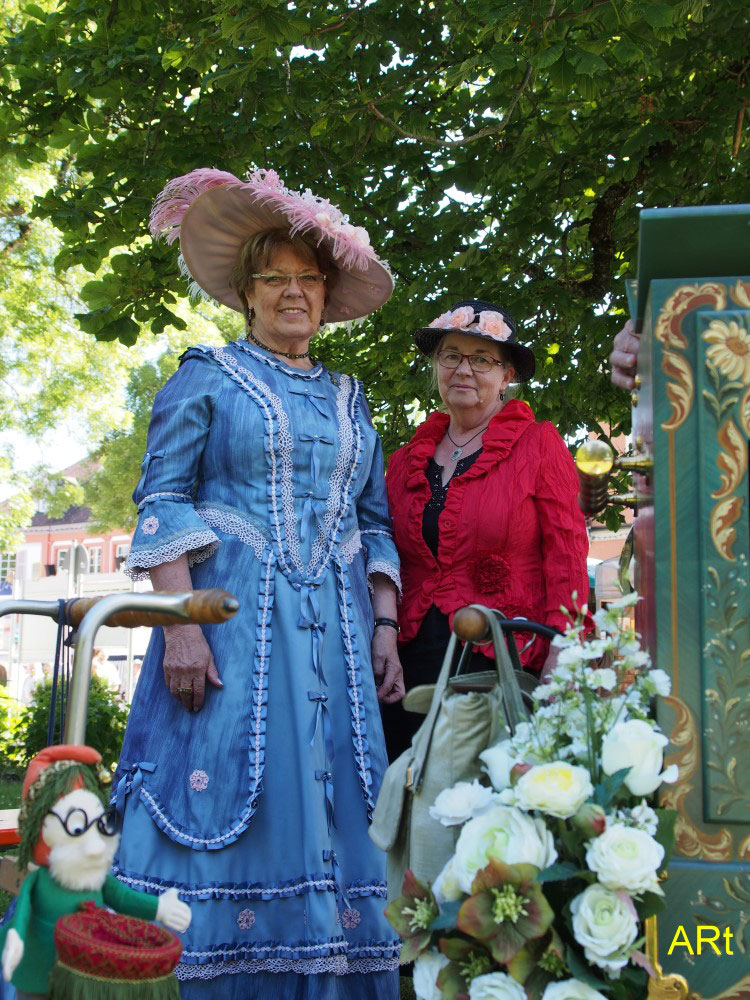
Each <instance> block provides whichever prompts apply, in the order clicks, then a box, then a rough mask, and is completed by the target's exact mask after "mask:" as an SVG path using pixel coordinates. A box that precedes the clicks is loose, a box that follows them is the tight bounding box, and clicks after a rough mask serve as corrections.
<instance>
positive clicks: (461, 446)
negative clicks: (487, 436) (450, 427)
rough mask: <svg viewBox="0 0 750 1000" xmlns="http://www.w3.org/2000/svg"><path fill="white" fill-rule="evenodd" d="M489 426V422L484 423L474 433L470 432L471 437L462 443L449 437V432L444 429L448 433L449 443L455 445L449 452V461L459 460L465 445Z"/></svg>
mask: <svg viewBox="0 0 750 1000" xmlns="http://www.w3.org/2000/svg"><path fill="white" fill-rule="evenodd" d="M489 426H490V425H489V424H485V426H484V427H481V428H480V429H479V430H478V431H477V432H476V434H472V435H471V437H470V438H469V440H468V441H464V443H463V444H459V443H458V442H457V441H454V440H453V438H452V437H451V432H450V431H446V432H445V433H446V434H447V435H448V440H449V441H450V442H451V444H454V445H455V446H456V447H455V448H454V449H453V451H452V452H451V453H450V460H451V462H457V461H458V460H459V458H460V457H461V456H462V455H463V453H464V448H465V447H466V445H467V444H469V443H470V442H471V441H473V440H474V438H475V437H478V436H479V435H480V434H481V433H482V432H483V431H486V430H487V428H488V427H489Z"/></svg>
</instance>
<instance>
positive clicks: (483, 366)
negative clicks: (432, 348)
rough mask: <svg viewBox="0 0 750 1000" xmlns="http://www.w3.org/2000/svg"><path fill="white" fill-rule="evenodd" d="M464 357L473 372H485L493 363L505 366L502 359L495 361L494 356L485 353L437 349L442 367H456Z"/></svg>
mask: <svg viewBox="0 0 750 1000" xmlns="http://www.w3.org/2000/svg"><path fill="white" fill-rule="evenodd" d="M464 358H466V359H467V360H468V362H469V367H470V368H471V370H472V371H473V372H484V373H485V374H486V373H487V372H490V371H492V366H493V365H501V366H502V367H503V368H505V362H504V361H495V359H494V358H488V357H487V356H486V355H485V354H462V353H461V351H453V350H445V351H438V356H437V359H438V364H439V365H442V367H443V368H458V366H459V365H460V364H461V362H462V361H463V359H464Z"/></svg>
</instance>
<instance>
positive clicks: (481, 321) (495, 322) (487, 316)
mask: <svg viewBox="0 0 750 1000" xmlns="http://www.w3.org/2000/svg"><path fill="white" fill-rule="evenodd" d="M475 319H476V313H475V312H474V310H473V308H472V307H471V306H459V308H458V309H454V310H453V311H452V312H445V313H441V314H440V316H438V317H437V319H434V320H433V321H432V322H431V323H430V327H432V328H433V329H437V330H458V331H461V332H463V333H481V334H483V335H484V336H485V337H491V338H492V340H498V341H501V342H502V341H505V340H507V339H508V337H510V336H511V334H512V333H513V331H512V330H511V328H510V327H509V326H508V324H507V323H506V322H505V320H504V319H503V316H502V313H499V312H495V310H494V309H484V310H482V312H480V313H479V317H478V319H476V322H475Z"/></svg>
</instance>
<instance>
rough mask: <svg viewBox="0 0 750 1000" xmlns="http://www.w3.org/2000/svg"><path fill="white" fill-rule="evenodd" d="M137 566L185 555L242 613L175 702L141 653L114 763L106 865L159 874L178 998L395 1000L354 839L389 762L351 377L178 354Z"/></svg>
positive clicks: (374, 455)
mask: <svg viewBox="0 0 750 1000" xmlns="http://www.w3.org/2000/svg"><path fill="white" fill-rule="evenodd" d="M147 447H148V451H147V454H146V457H145V459H144V462H143V470H142V471H143V474H142V476H141V480H140V482H139V484H138V487H137V489H136V492H135V494H134V499H135V501H136V502H137V503H138V506H139V519H138V526H137V528H136V531H135V535H134V539H133V546H132V549H131V554H130V558H129V571H130V573H131V575H133V576H136V577H138V576H145V575H146V574H147V572H148V569H149V567H151V566H156V565H159V564H161V563H164V562H169V561H171V560H174V559H176V558H178V557H179V556H180V555H181V554H182V553H187V554H188V558H189V562H190V564H191V566H192V569H191V573H192V580H193V585H194V587H196V588H204V587H223V588H225V589H227V590H229V591H232V592H233V593H234V594H236V595H237V597H238V598H239V600H240V602H241V608H240V611H239V612H238V613H237V615H236V616H235V617H234V618H233V619H232V620H231V621H230V622H228V623H226V624H223V625H214V626H206V627H205V628H204V632H205V635H206V637H207V639H208V642H209V644H210V646H211V649H212V651H213V655H214V659H215V661H216V665H217V668H218V671H219V674H220V676H221V679H222V681H223V683H224V687H223V689H220V690H217V689H215V688H213V687H211V686H210V685H207V689H206V702H205V705H204V707H203V709H202V710H201V711H200V712H198V713H195V714H194V713H189V712H186V711H185V710H184V709H183V708H182V707H181V706H180V704H179V703H178V702H177V701H176V699H175V698H173V697H172V696H171V695H170V694H169V692H168V691H167V688H166V686H165V684H164V679H163V675H162V657H163V651H164V641H163V633H162V630H161V629H155V630H154V634H153V638H152V640H151V644H150V646H149V649H148V653H147V655H146V659H145V661H144V665H143V670H142V673H141V678H140V681H139V684H138V688H137V691H136V695H135V699H134V702H133V707H132V711H131V715H130V721H129V723H128V729H127V733H126V735H125V742H124V745H123V756H122V760H121V761H120V766H119V768H118V774H117V776H116V798H117V801H118V804H119V806H120V808H121V809H122V810H123V812H124V826H123V836H122V843H121V846H120V850H119V854H118V857H117V858H116V863H115V874H116V876H117V877H118V878H119V879H120V880H121V881H122V882H124V883H125V884H126V885H128V886H131V887H133V888H135V889H140V890H143V891H144V892H151V893H155V892H159V891H162V890H164V889H165V888H167V887H169V886H176V887H177V888H178V890H179V891H180V895H181V898H182V899H184V900H185V901H186V902H188V903H189V904H190V905H191V908H192V915H193V917H192V925H191V927H190V929H189V931H188V932H187V933H186V934H185V935H184V943H185V949H184V952H183V955H182V960H181V962H180V965H179V966H178V969H177V976H178V978H179V979H180V980H181V984H180V989H181V995H182V996H183V997H184V998H188V1000H193V998H195V1000H198V998H208V997H216V998H219V997H220V998H222V1000H252V998H255V997H263V998H264V1000H275V998H279V1000H282V998H283V1000H334V998H335V1000H339V998H347V1000H367V998H372V1000H375V998H376V997H377V998H378V1000H382V998H385V1000H390V998H393V1000H395V998H396V997H397V995H398V973H397V971H396V969H397V965H398V942H397V940H396V935H395V933H394V932H393V931H392V929H391V928H390V926H389V924H388V923H387V921H386V919H385V917H384V916H383V910H384V907H385V899H386V886H385V856H384V855H383V854H382V853H381V852H380V851H379V850H378V849H377V848H376V847H375V846H374V844H373V843H372V842H371V841H370V839H369V838H368V836H367V829H368V823H369V820H370V818H371V815H372V810H373V807H374V803H375V799H376V797H377V792H378V788H379V785H380V781H381V778H382V775H383V772H384V770H385V767H386V756H385V747H384V742H383V733H382V727H381V722H380V716H379V712H378V704H377V697H376V692H375V684H374V679H373V675H372V667H371V661H370V637H371V633H372V627H373V615H372V607H371V602H370V596H369V591H368V577H370V576H371V575H372V574H373V573H376V572H382V573H386V574H388V575H389V576H390V577H391V578H392V579H394V580H395V581H396V582H398V557H397V555H396V550H395V547H394V544H393V539H392V533H391V526H390V519H389V516H388V508H387V501H386V497H385V487H384V482H383V458H382V452H381V449H380V443H379V440H378V437H377V434H376V432H375V430H374V429H373V426H372V423H371V421H370V417H369V414H368V410H367V406H366V403H365V400H364V396H363V394H362V387H361V386H360V384H359V383H358V382H357V381H356V380H354V379H352V378H350V377H349V376H347V375H333V374H331V373H330V372H329V371H327V370H326V369H325V368H324V367H323V366H322V365H317V366H316V367H315V368H314V369H313V370H311V371H299V370H297V369H294V368H291V367H289V366H287V365H285V364H284V363H283V362H280V361H278V360H277V359H275V358H273V357H272V356H271V355H270V354H268V353H266V352H265V351H263V350H260V349H257V350H256V349H255V348H253V347H251V346H249V345H248V344H247V343H245V342H242V341H241V342H238V343H236V344H230V345H228V346H226V347H223V348H203V347H197V348H191V349H190V350H189V351H187V352H186V353H185V355H183V358H182V363H181V366H180V368H179V370H178V371H177V373H176V374H175V375H174V376H173V377H172V378H171V379H170V380H169V382H168V383H167V384H166V386H165V387H164V388H163V389H162V390H161V392H160V393H159V394H158V396H157V398H156V403H155V405H154V412H153V419H152V422H151V426H150V429H149V435H148V445H147Z"/></svg>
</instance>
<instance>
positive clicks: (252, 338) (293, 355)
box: [247, 330, 312, 361]
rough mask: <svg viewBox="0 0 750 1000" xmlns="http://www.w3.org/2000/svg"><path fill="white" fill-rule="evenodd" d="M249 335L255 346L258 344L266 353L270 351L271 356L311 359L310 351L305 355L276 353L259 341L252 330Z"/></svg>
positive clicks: (284, 352) (248, 332)
mask: <svg viewBox="0 0 750 1000" xmlns="http://www.w3.org/2000/svg"><path fill="white" fill-rule="evenodd" d="M247 335H248V337H249V338H250V340H252V342H253V343H254V344H257V345H258V347H262V348H263V350H264V351H270V353H271V354H280V355H281V357H282V358H309V357H310V352H309V351H305V352H304V353H303V354H288V353H287V352H286V351H276V350H274V348H273V347H269V346H268V345H267V344H264V343H263V342H262V341H260V340H258V338H257V337H255V336H254V335H253V331H252V330H248V331H247ZM310 360H311V361H312V358H310Z"/></svg>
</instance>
